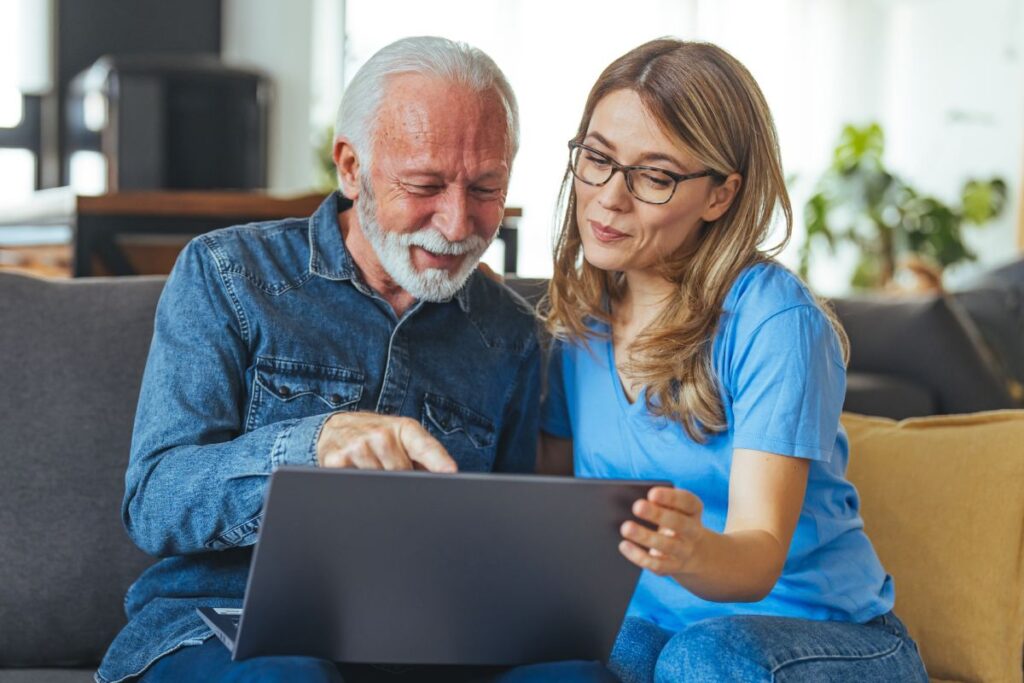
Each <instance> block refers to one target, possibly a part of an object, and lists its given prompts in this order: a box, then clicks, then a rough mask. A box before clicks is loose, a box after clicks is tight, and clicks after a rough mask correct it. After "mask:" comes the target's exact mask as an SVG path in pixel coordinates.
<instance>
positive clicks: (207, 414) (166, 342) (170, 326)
mask: <svg viewBox="0 0 1024 683" xmlns="http://www.w3.org/2000/svg"><path fill="white" fill-rule="evenodd" d="M250 331H251V330H250V328H249V325H248V321H247V320H246V318H245V315H244V312H243V311H242V310H241V308H240V306H239V305H238V302H237V299H236V298H235V297H234V295H233V292H231V291H230V289H229V286H228V283H227V282H225V281H224V279H223V278H222V277H221V274H220V272H219V270H218V268H217V264H216V262H215V260H214V257H213V255H212V253H211V252H210V250H209V248H208V247H207V246H206V244H205V243H204V242H203V238H198V239H196V240H193V241H192V242H191V243H190V244H189V245H188V246H187V247H186V248H185V250H184V251H183V252H182V254H181V256H180V257H179V259H178V262H177V263H176V264H175V267H174V270H173V272H172V273H171V276H170V277H169V278H168V280H167V284H166V286H165V288H164V292H163V294H162V295H161V297H160V303H159V305H158V306H157V313H156V322H155V327H154V332H153V342H152V345H151V346H150V352H149V359H148V361H147V363H146V371H145V374H144V376H143V381H142V390H141V393H140V396H139V405H138V410H137V412H136V416H135V431H134V434H133V438H132V452H131V458H130V461H129V464H128V470H127V473H126V475H125V489H126V490H125V498H124V502H123V504H122V511H121V512H122V517H123V520H124V524H125V528H126V529H127V530H128V533H129V535H130V536H131V537H132V540H133V541H134V542H135V543H136V545H138V546H139V547H140V548H142V549H143V550H144V551H146V552H148V553H150V554H153V555H161V556H163V555H177V554H186V553H195V552H202V551H206V550H211V549H220V548H227V547H232V546H236V545H247V544H251V543H253V542H255V539H256V532H257V530H258V527H259V521H260V520H259V516H260V511H261V508H262V506H263V495H264V491H265V488H266V478H267V475H269V474H270V473H271V472H272V471H273V470H274V468H276V467H278V466H280V465H285V464H290V465H315V464H316V450H315V446H316V441H317V436H318V434H319V432H320V429H321V428H322V426H323V423H324V422H325V421H326V419H327V418H328V417H329V416H328V415H320V416H314V417H309V418H303V419H297V420H288V421H285V422H280V423H276V424H271V425H267V426H265V427H261V428H259V429H256V430H253V431H252V432H249V433H248V434H244V435H242V432H243V427H242V425H243V420H244V418H245V414H244V413H245V410H244V400H245V399H244V397H245V395H246V392H245V377H246V370H247V366H248V364H249V359H248V351H247V346H248V339H247V335H248V334H249V333H250Z"/></svg>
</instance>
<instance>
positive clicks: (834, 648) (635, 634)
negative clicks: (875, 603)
mask: <svg viewBox="0 0 1024 683" xmlns="http://www.w3.org/2000/svg"><path fill="white" fill-rule="evenodd" d="M609 668H610V669H611V670H612V671H613V672H614V673H615V674H616V675H618V676H619V677H620V678H621V679H622V681H623V683H650V681H656V683H676V682H677V681H743V682H744V683H760V682H761V681H773V682H775V683H802V682H804V681H815V682H824V681H837V682H838V681H900V682H903V681H907V682H914V683H917V682H920V683H928V675H927V674H926V673H925V670H924V664H923V663H922V662H921V657H920V655H919V654H918V651H917V645H916V644H915V643H914V641H913V639H911V637H910V634H908V633H907V630H906V628H905V627H904V626H903V623H902V622H901V621H900V620H899V619H897V618H896V616H895V615H894V614H893V613H892V612H889V613H888V614H884V615H882V616H880V617H878V618H876V619H873V620H871V621H869V622H868V623H866V624H854V623H847V622H838V621H811V620H808V619H790V618H785V617H762V616H731V617H716V618H713V619H705V620H703V621H698V622H696V623H694V624H691V625H690V626H688V627H686V628H685V629H683V630H682V631H680V632H678V633H672V632H670V631H666V630H664V629H662V628H659V627H658V626H656V625H655V624H653V623H651V622H649V621H646V620H644V619H640V618H637V617H629V618H627V619H626V621H625V622H624V623H623V625H622V630H621V631H620V633H619V637H618V640H617V641H616V643H615V648H614V650H613V651H612V656H611V661H610V662H609Z"/></svg>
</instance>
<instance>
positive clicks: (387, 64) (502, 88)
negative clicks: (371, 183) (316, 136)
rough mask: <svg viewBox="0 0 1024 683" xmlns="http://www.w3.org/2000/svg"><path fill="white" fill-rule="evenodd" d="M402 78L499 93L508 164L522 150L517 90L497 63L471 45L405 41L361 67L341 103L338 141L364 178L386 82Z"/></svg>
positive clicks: (422, 38)
mask: <svg viewBox="0 0 1024 683" xmlns="http://www.w3.org/2000/svg"><path fill="white" fill-rule="evenodd" d="M398 74H419V75H423V76H433V77H436V78H440V79H443V80H445V81H448V82H451V83H457V84H459V85H464V86H467V87H469V88H470V89H471V90H473V91H474V92H478V93H487V92H492V91H494V92H497V94H498V96H499V97H500V98H501V102H502V104H503V105H504V107H505V114H506V118H507V125H508V136H507V139H508V141H509V144H510V145H511V148H510V150H509V151H510V153H511V155H510V157H509V162H511V161H512V159H514V158H515V156H516V152H517V151H518V150H519V108H518V106H517V105H516V96H515V95H514V94H513V93H512V87H511V86H509V84H508V81H507V80H506V79H505V74H503V73H502V72H501V69H499V68H498V65H497V64H495V63H494V60H493V59H491V58H490V57H488V56H487V54H485V53H484V52H483V51H482V50H480V49H478V48H475V47H473V46H471V45H467V44H466V43H461V42H455V41H452V40H448V39H447V38H438V37H435V36H417V37H412V38H402V39H401V40H396V41H395V42H393V43H391V44H390V45H387V46H385V47H383V48H381V49H380V50H378V51H377V53H376V54H374V55H373V56H372V57H370V59H369V60H368V61H367V62H366V63H365V64H363V66H362V67H360V69H359V71H357V72H356V75H355V76H353V77H352V82H351V83H349V85H348V88H346V89H345V93H344V94H343V95H342V97H341V105H340V106H339V107H338V118H337V120H336V121H335V124H334V139H335V141H337V140H338V138H339V137H341V136H345V137H347V138H348V139H349V140H350V141H351V143H352V146H353V147H354V148H355V150H356V152H357V153H358V154H359V162H360V165H361V166H362V167H363V169H364V172H366V171H367V170H369V168H370V163H371V156H372V152H373V144H372V140H373V134H374V132H375V124H376V119H377V113H378V112H379V111H380V106H381V103H382V101H383V98H384V93H385V90H386V86H387V80H388V78H390V77H391V76H396V75H398Z"/></svg>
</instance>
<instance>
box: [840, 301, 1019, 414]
mask: <svg viewBox="0 0 1024 683" xmlns="http://www.w3.org/2000/svg"><path fill="white" fill-rule="evenodd" d="M832 304H833V306H834V308H835V311H836V314H837V315H838V316H839V319H840V321H841V322H842V324H843V327H844V329H845V330H846V333H847V334H848V335H849V337H850V365H849V370H850V372H851V373H852V372H868V373H874V374H885V375H895V376H897V377H901V378H903V379H905V380H907V381H909V382H913V383H914V384H917V385H920V386H921V387H924V388H926V389H927V390H928V391H930V392H931V393H932V395H933V396H934V397H935V402H936V409H937V411H938V412H940V413H971V412H976V411H981V410H998V409H1001V408H1012V407H1014V405H1013V401H1012V399H1011V398H1010V396H1009V394H1008V392H1007V389H1006V384H1005V383H1004V382H1003V381H1002V380H1001V379H1000V378H999V376H998V374H997V371H996V369H995V367H994V366H993V364H992V362H991V358H990V356H989V355H988V354H987V352H986V349H985V347H984V344H983V343H982V342H981V338H980V335H979V333H978V330H977V328H976V327H975V326H974V323H972V322H971V319H970V318H969V317H968V315H967V314H966V313H965V312H964V311H963V310H962V309H961V308H960V306H959V305H958V304H957V303H956V301H954V300H952V299H950V298H948V297H945V296H935V295H931V294H929V295H903V296H872V297H861V298H850V299H836V300H834V301H833V302H832Z"/></svg>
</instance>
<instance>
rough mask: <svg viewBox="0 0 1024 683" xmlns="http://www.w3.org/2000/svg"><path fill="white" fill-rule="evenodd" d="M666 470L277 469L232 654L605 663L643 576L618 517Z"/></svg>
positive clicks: (353, 659) (422, 661)
mask: <svg viewBox="0 0 1024 683" xmlns="http://www.w3.org/2000/svg"><path fill="white" fill-rule="evenodd" d="M656 483H657V482H639V481H628V482H624V481H610V480H587V479H569V478H555V477H539V476H514V475H497V474H488V475H471V474H459V475H454V476H452V475H434V474H426V473H413V472H410V473H400V474H399V473H383V472H365V471H356V470H318V469H311V468H291V467H289V468H282V469H280V470H278V471H276V472H275V473H274V475H273V476H272V478H271V484H270V490H269V492H268V494H267V502H266V507H265V517H264V520H265V521H264V524H263V527H262V529H261V531H260V540H259V543H258V545H257V547H256V552H255V555H254V557H253V563H252V569H251V571H250V575H249V584H248V587H247V590H246V598H245V606H244V611H243V615H242V621H241V623H240V625H239V632H238V639H237V641H236V643H235V651H234V657H235V658H236V659H245V658H247V657H253V656H257V655H269V654H301V655H310V656H316V657H322V658H327V659H333V660H334V661H339V662H375V663H395V664H398V663H400V664H494V665H513V664H522V663H531V662H542V661H554V660H564V659H585V660H606V659H607V657H608V655H609V654H610V651H611V647H612V645H613V643H614V639H615V636H616V634H617V631H618V628H619V626H620V624H621V622H622V618H623V616H624V614H625V611H626V607H627V605H628V603H629V600H630V597H631V596H632V593H633V589H634V587H635V584H636V581H637V578H638V577H639V574H640V570H639V569H638V568H636V567H635V566H633V565H632V564H630V563H629V562H628V561H627V560H626V559H625V558H623V557H622V556H621V555H620V554H619V552H618V549H617V546H618V542H619V526H620V525H621V524H622V522H623V521H625V520H626V519H628V518H630V517H631V514H630V506H631V504H632V503H633V501H635V500H636V499H637V498H641V497H643V496H644V495H646V492H647V490H648V489H649V488H650V487H651V486H652V485H655V484H656Z"/></svg>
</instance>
